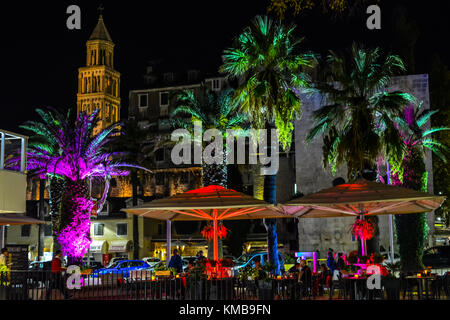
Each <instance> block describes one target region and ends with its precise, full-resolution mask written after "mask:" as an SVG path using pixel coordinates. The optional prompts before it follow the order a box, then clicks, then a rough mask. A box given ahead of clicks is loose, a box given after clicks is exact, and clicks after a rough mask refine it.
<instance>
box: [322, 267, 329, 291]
mask: <svg viewBox="0 0 450 320" xmlns="http://www.w3.org/2000/svg"><path fill="white" fill-rule="evenodd" d="M330 281H331V271H330V270H329V269H328V268H327V265H326V264H321V265H320V273H319V290H320V292H323V288H325V287H327V288H329V287H330Z"/></svg>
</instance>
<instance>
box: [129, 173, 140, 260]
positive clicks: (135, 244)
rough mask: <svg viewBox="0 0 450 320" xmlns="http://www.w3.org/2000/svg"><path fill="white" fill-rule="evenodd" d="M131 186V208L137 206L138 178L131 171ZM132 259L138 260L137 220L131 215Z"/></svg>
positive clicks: (136, 217)
mask: <svg viewBox="0 0 450 320" xmlns="http://www.w3.org/2000/svg"><path fill="white" fill-rule="evenodd" d="M131 185H132V192H133V194H132V197H133V207H136V206H137V204H138V198H137V186H138V177H137V172H136V170H132V171H131ZM133 259H136V260H137V259H139V220H138V216H136V215H133Z"/></svg>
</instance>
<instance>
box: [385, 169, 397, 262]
mask: <svg viewBox="0 0 450 320" xmlns="http://www.w3.org/2000/svg"><path fill="white" fill-rule="evenodd" d="M386 171H387V172H386V173H387V175H386V177H387V184H388V185H389V184H391V178H390V176H391V168H390V167H389V161H386ZM392 219H393V217H392V214H390V215H389V244H390V246H391V263H394V253H395V252H394V226H393V224H392Z"/></svg>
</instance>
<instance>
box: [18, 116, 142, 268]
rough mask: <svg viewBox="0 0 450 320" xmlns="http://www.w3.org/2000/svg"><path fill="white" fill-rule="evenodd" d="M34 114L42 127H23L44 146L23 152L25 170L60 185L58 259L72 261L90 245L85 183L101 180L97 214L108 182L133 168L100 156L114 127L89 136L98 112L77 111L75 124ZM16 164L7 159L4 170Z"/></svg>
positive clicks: (114, 155) (106, 154)
mask: <svg viewBox="0 0 450 320" xmlns="http://www.w3.org/2000/svg"><path fill="white" fill-rule="evenodd" d="M38 113H39V115H40V116H41V118H42V120H43V122H35V123H28V124H27V125H26V127H27V129H29V130H30V131H32V132H33V133H34V134H35V135H37V136H40V137H41V139H42V141H45V142H46V143H43V144H33V145H31V146H30V148H29V149H28V151H27V157H28V161H27V170H30V171H32V172H34V173H35V174H39V175H40V176H41V177H43V176H52V177H57V178H58V179H62V180H64V188H63V191H62V194H61V205H60V208H59V217H58V221H57V222H56V224H57V234H56V237H57V242H58V243H59V244H60V245H61V250H62V251H63V254H65V255H67V256H68V257H69V258H70V259H71V260H73V261H74V262H76V261H77V260H79V259H80V258H82V257H83V256H84V254H85V253H86V251H87V249H88V247H89V244H90V238H89V231H90V213H91V209H92V206H93V203H92V201H91V200H90V197H89V193H88V186H87V181H88V180H89V179H96V180H105V181H106V183H105V191H104V193H103V196H102V199H101V201H100V205H99V209H98V210H101V208H102V206H103V204H104V202H105V200H106V195H107V193H108V189H109V181H110V179H111V177H112V176H121V175H128V173H129V172H128V171H125V170H123V169H122V167H138V166H134V165H131V164H127V163H122V162H119V161H117V160H116V158H117V156H118V155H119V153H118V152H106V151H105V148H106V147H107V146H108V144H109V143H110V140H111V137H112V135H114V134H115V133H116V132H117V131H116V128H117V127H118V125H119V124H118V123H116V124H113V125H111V126H110V127H108V128H106V129H104V130H102V131H101V132H100V133H99V134H98V135H96V136H94V135H93V130H94V128H95V127H96V126H97V124H98V120H99V118H98V115H99V110H96V111H94V112H93V113H92V114H91V115H87V114H86V113H84V112H80V113H79V114H78V116H77V119H76V121H75V123H74V122H72V121H71V120H70V117H68V116H66V117H64V116H63V115H62V114H61V113H59V112H57V111H56V110H49V111H42V110H39V111H38ZM44 136H45V137H44ZM36 138H37V137H36ZM17 163H18V158H17V157H15V158H13V159H11V160H10V165H17ZM142 169H144V168H142ZM144 170H145V169H144Z"/></svg>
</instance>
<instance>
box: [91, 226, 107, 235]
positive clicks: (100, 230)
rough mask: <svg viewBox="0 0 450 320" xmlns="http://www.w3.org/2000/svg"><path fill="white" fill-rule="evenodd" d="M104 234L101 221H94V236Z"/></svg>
mask: <svg viewBox="0 0 450 320" xmlns="http://www.w3.org/2000/svg"><path fill="white" fill-rule="evenodd" d="M103 235H105V225H104V224H103V223H94V236H103Z"/></svg>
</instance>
